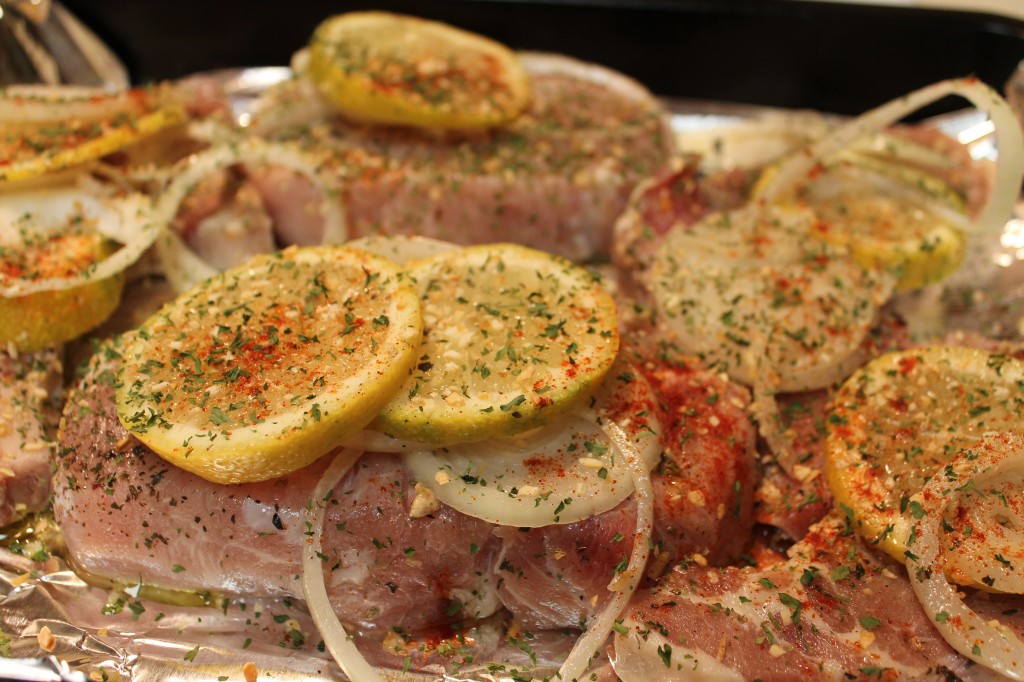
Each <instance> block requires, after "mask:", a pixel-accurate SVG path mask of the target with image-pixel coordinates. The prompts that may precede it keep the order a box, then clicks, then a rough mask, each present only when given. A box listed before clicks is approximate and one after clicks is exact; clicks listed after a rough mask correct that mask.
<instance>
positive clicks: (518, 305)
mask: <svg viewBox="0 0 1024 682" xmlns="http://www.w3.org/2000/svg"><path fill="white" fill-rule="evenodd" d="M409 273H410V274H411V275H412V277H413V278H414V279H415V280H416V282H417V286H418V287H419V292H420V297H421V302H422V307H423V318H424V322H423V345H422V347H421V349H420V352H419V355H418V357H417V364H416V371H414V372H413V373H412V375H411V376H410V377H409V378H408V379H407V380H406V382H405V384H404V386H403V387H402V389H401V391H399V393H398V394H397V395H396V396H395V397H394V398H393V399H392V400H391V401H390V402H389V403H388V404H387V405H386V406H385V408H384V410H383V411H382V412H381V414H380V416H379V418H378V419H377V421H376V422H375V427H376V428H378V429H379V430H381V431H384V432H386V433H389V434H391V435H395V436H398V437H400V438H405V439H409V440H414V441H420V442H425V443H431V444H437V445H443V444H452V443H460V442H473V441H480V440H484V439H487V438H492V437H500V436H509V435H514V434H516V433H521V432H523V431H526V430H528V429H531V428H535V427H537V426H541V425H542V424H545V423H548V422H550V421H551V420H552V419H554V418H555V417H556V416H558V415H561V414H564V413H566V412H567V411H568V410H569V409H571V408H572V406H573V405H575V404H576V402H577V401H578V400H579V399H581V398H583V397H585V396H588V395H590V394H591V392H592V391H593V389H595V388H596V387H597V385H598V384H599V383H600V381H601V379H602V377H603V376H604V375H605V373H606V372H607V371H608V369H609V368H610V367H611V365H612V363H613V362H614V360H615V356H616V353H617V352H618V347H619V334H618V325H617V321H616V314H615V303H614V301H613V300H612V298H611V296H610V294H608V292H607V291H606V290H605V289H604V288H603V287H602V286H601V284H600V283H599V282H598V281H597V280H596V279H595V278H594V276H593V275H591V274H590V273H589V272H587V271H586V270H584V269H583V268H581V267H579V266H577V265H574V264H573V263H570V262H569V261H567V260H564V259H562V258H559V257H557V256H553V255H551V254H548V253H544V252H541V251H536V250H534V249H529V248H526V247H523V246H517V245H513V244H493V245H486V246H475V247H469V248H465V249H459V250H455V251H450V252H447V253H442V254H440V255H438V256H435V257H433V258H429V259H426V260H423V261H420V262H418V263H413V264H412V265H410V266H409Z"/></svg>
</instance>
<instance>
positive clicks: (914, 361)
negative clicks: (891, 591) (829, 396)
mask: <svg viewBox="0 0 1024 682" xmlns="http://www.w3.org/2000/svg"><path fill="white" fill-rule="evenodd" d="M993 431H1006V432H1016V433H1020V432H1021V431H1024V363H1022V362H1021V361H1019V360H1015V359H1013V358H1012V357H1010V356H1007V355H1002V354H998V353H991V352H987V351H984V350H978V349H972V348H954V347H934V348H919V349H913V350H908V351H902V352H899V353H890V354H888V355H884V356H882V357H880V358H878V359H876V360H874V361H873V362H871V363H869V364H868V365H866V366H865V367H864V368H862V369H861V370H860V371H858V372H857V373H856V374H854V375H853V376H852V377H850V379H848V380H847V381H846V383H845V384H843V386H842V388H841V389H840V390H839V392H838V393H837V394H836V397H835V402H834V405H833V408H832V411H831V413H830V415H829V417H828V435H827V437H826V443H825V457H826V474H827V476H828V482H829V485H830V486H831V488H832V492H833V493H834V494H835V497H836V501H837V504H839V505H842V506H843V507H845V509H846V510H848V514H850V515H851V516H852V520H853V523H854V527H855V528H856V530H857V531H858V532H860V533H861V534H862V535H863V536H864V537H866V538H867V539H868V540H870V541H871V542H873V543H876V544H877V545H878V546H879V547H880V548H881V549H883V550H885V551H886V552H887V553H889V554H890V555H892V556H893V557H894V558H896V559H898V560H900V561H903V560H904V559H905V558H906V557H905V556H904V553H905V552H906V551H908V543H911V542H912V541H911V539H910V529H911V526H912V523H913V516H914V515H915V511H916V507H915V503H914V502H912V501H911V498H912V497H913V496H914V495H915V494H917V493H920V492H921V490H922V489H923V488H924V486H925V483H926V482H927V481H928V479H929V478H930V477H932V476H933V475H934V474H936V473H937V472H939V471H941V470H943V469H944V467H946V466H947V465H948V464H949V463H950V462H951V461H952V460H953V458H954V457H956V456H957V454H958V453H960V452H961V451H962V450H964V449H966V448H971V447H975V446H977V445H978V444H979V443H980V442H981V440H982V438H983V436H984V435H985V434H986V433H990V432H993Z"/></svg>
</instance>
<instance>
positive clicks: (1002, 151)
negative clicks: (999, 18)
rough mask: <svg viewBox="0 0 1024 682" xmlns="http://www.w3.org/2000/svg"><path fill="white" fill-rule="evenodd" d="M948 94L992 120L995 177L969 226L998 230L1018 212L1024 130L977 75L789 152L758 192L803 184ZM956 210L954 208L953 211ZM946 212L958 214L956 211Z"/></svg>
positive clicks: (771, 198) (765, 196)
mask: <svg viewBox="0 0 1024 682" xmlns="http://www.w3.org/2000/svg"><path fill="white" fill-rule="evenodd" d="M947 95H959V96H960V97H963V98H964V99H966V100H968V101H969V102H970V103H971V104H973V105H974V106H975V107H977V108H978V109H979V110H981V111H984V112H985V113H987V114H988V115H989V117H990V118H991V119H992V123H993V126H994V127H995V132H996V141H997V143H998V145H999V158H998V159H997V160H996V167H995V181H994V183H993V187H992V193H991V194H990V195H989V198H988V201H987V202H986V204H985V208H984V210H983V211H982V212H981V214H980V215H979V216H978V217H977V218H976V219H975V220H974V221H972V222H970V223H968V224H966V225H964V229H965V230H966V231H970V232H978V233H998V232H999V231H1001V230H1002V229H1003V227H1004V226H1005V224H1006V221H1007V220H1008V219H1009V218H1010V216H1012V215H1013V205H1014V202H1015V201H1016V199H1017V195H1018V194H1019V192H1020V186H1021V179H1022V178H1024V133H1022V132H1021V126H1020V124H1019V122H1018V121H1017V118H1016V116H1015V115H1014V113H1013V110H1012V109H1011V108H1010V106H1009V105H1008V104H1007V103H1006V101H1005V100H1004V99H1003V98H1002V97H1000V96H999V93H997V92H996V91H995V90H993V89H992V88H990V87H988V86H987V85H985V84H984V83H982V82H981V81H979V80H977V79H975V78H959V79H953V80H946V81H940V82H938V83H934V84H932V85H929V86H926V87H924V88H921V89H920V90H916V91H914V92H912V93H910V94H909V95H903V96H901V97H898V98H897V99H894V100H892V101H891V102H887V103H886V104H883V105H881V106H880V107H877V108H876V109H872V110H871V111H869V112H867V113H865V114H863V115H861V116H859V117H857V118H856V119H854V120H852V121H850V122H849V123H846V124H844V125H841V126H839V127H838V128H836V129H835V130H834V131H832V132H831V133H829V134H828V135H826V136H825V137H823V138H821V139H820V140H818V141H817V142H815V143H814V144H813V145H811V146H810V148H808V149H807V150H804V151H801V152H799V153H797V154H794V155H793V156H791V157H789V158H788V159H787V160H786V161H784V162H782V164H780V165H779V167H778V169H777V171H776V173H775V175H774V176H773V177H772V178H771V179H770V180H769V181H768V182H766V183H764V184H763V186H761V187H760V191H759V192H758V193H756V195H755V196H754V199H755V200H763V201H765V202H768V203H773V202H777V201H779V200H780V199H781V198H782V197H783V196H784V195H785V194H787V193H788V192H790V191H792V189H793V188H794V187H795V186H797V185H799V184H800V183H802V182H803V181H804V180H805V178H807V177H809V176H810V175H811V174H812V173H813V172H814V170H815V169H816V168H817V167H819V166H821V165H823V164H824V163H825V162H826V161H827V160H828V159H829V158H830V157H831V156H832V155H834V154H836V153H837V152H840V151H842V150H844V149H847V148H849V147H852V146H855V145H856V144H857V143H858V142H859V141H860V140H861V139H862V138H864V137H865V136H868V135H870V134H872V133H876V132H879V131H881V130H883V129H885V128H888V127H889V126H891V125H893V124H895V123H897V122H898V121H900V120H901V119H903V118H904V117H905V116H907V115H908V114H911V113H913V112H915V111H917V110H918V109H920V108H921V107H923V106H925V105H928V104H931V103H932V102H935V101H937V100H939V99H941V98H943V97H946V96H947ZM950 213H952V212H950ZM943 217H944V218H946V219H949V220H954V219H956V217H955V215H948V216H946V215H945V214H943Z"/></svg>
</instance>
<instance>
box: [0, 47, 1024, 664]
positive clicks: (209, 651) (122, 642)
mask: <svg viewBox="0 0 1024 682" xmlns="http://www.w3.org/2000/svg"><path fill="white" fill-rule="evenodd" d="M214 75H215V76H216V78H217V79H218V80H220V81H221V82H222V84H223V88H224V92H225V94H226V95H227V96H228V100H229V102H230V105H231V107H232V111H233V114H234V116H235V118H236V120H237V121H238V122H239V123H240V124H241V125H245V124H246V122H247V121H248V119H249V115H250V113H251V112H252V111H253V107H254V106H256V104H257V103H258V101H259V97H260V95H261V94H262V93H263V92H264V91H265V90H266V89H267V88H268V87H270V86H271V85H273V84H274V83H277V82H279V81H281V80H283V79H286V78H288V77H289V76H290V70H289V69H287V68H285V67H268V68H254V69H242V70H231V71H224V72H218V73H216V74H214ZM667 104H668V106H669V109H670V111H671V112H672V125H673V128H674V130H675V132H676V133H677V135H678V138H679V142H680V146H681V148H682V149H683V150H685V151H693V152H697V153H701V154H702V155H704V158H705V159H706V162H707V163H708V164H709V165H710V166H712V167H715V166H717V167H730V166H742V165H757V164H762V163H765V162H767V161H770V160H771V159H772V158H775V157H777V156H779V155H781V154H782V153H784V152H785V151H786V150H788V149H790V148H791V147H792V146H793V145H794V144H797V143H799V142H802V141H805V139H806V137H805V136H806V131H807V130H808V129H813V128H814V127H815V126H820V123H821V122H822V120H823V117H822V115H821V114H817V113H814V112H803V111H784V110H777V109H765V108H761V107H749V106H737V105H724V104H716V103H708V102H693V101H678V100H674V101H668V102H667ZM930 124H931V125H935V126H938V127H939V128H941V129H942V130H943V131H944V132H946V133H947V134H950V135H952V136H954V137H959V138H960V139H961V140H962V141H964V142H965V143H966V144H968V145H969V146H970V150H971V153H972V154H973V155H974V156H975V157H976V158H985V157H987V156H990V155H991V154H992V153H993V147H992V141H991V139H990V138H991V135H990V131H987V130H986V128H985V125H986V124H985V119H984V116H981V115H979V114H976V113H974V112H966V113H956V114H950V115H945V116H942V117H939V118H936V119H933V120H931V121H930ZM896 306H897V308H898V310H899V311H900V312H901V313H902V314H903V315H904V316H905V317H906V318H907V320H908V322H909V324H910V328H911V331H912V333H914V334H917V335H919V336H928V335H933V334H939V333H943V332H944V331H946V330H950V329H965V330H969V331H975V332H980V333H983V334H986V335H988V336H995V337H1002V338H1020V337H1024V204H1020V205H1018V207H1017V215H1016V217H1015V218H1014V219H1013V220H1010V221H1009V222H1008V223H1007V225H1006V228H1005V229H1004V231H1003V232H1002V233H1001V234H999V235H995V236H993V237H992V238H991V239H990V240H987V241H979V242H978V243H975V244H974V245H973V246H972V252H971V254H970V256H969V259H968V262H967V263H966V264H965V267H964V268H962V270H961V271H960V272H959V273H957V274H956V275H955V276H954V277H952V278H951V279H950V280H948V281H946V282H944V283H943V284H942V285H936V286H933V287H930V288H928V289H925V290H923V291H920V292H915V293H913V294H909V295H904V296H903V297H902V298H901V299H900V300H899V301H897V302H896ZM53 532H54V529H53V528H52V526H51V525H50V522H49V521H48V520H47V519H46V518H38V519H33V520H31V521H30V522H29V523H27V524H25V525H24V526H23V527H22V528H20V529H19V530H18V532H17V533H13V534H12V535H11V537H4V538H0V540H3V541H5V542H6V544H7V546H8V548H0V631H2V634H0V654H2V656H0V680H76V681H77V682H84V681H85V680H91V681H92V682H116V681H118V680H125V681H133V682H157V681H162V680H176V681H177V680H181V681H191V680H207V681H209V680H218V681H219V682H229V681H235V680H244V679H245V672H244V668H245V667H246V664H249V663H251V664H253V665H254V666H255V671H256V674H257V676H258V679H261V680H271V679H272V680H275V681H279V682H298V681H299V680H309V679H337V680H342V679H344V678H343V676H342V674H341V672H340V669H339V668H338V666H337V665H336V664H335V663H334V661H333V660H331V658H330V656H329V654H327V653H325V652H324V651H323V650H322V649H323V647H322V645H320V646H318V644H319V638H318V636H317V634H316V633H317V631H316V627H315V626H314V624H313V623H312V620H311V619H310V617H309V616H308V614H307V613H305V611H304V608H303V606H302V605H301V604H300V603H292V602H290V601H288V600H279V601H268V600H264V601H238V600H234V601H222V600H218V599H217V598H216V597H213V596H209V597H208V599H207V601H209V604H208V605H200V606H195V605H190V606H183V605H177V606H176V605H168V604H161V603H157V602H154V601H146V600H141V599H139V598H138V595H139V589H140V586H138V585H135V586H131V585H129V586H122V587H120V588H118V589H104V588H101V587H95V586H91V585H89V584H87V583H86V582H84V581H83V580H81V579H80V578H79V577H78V576H77V575H76V574H75V573H74V572H73V571H72V570H70V569H69V568H68V566H67V565H66V564H65V563H64V562H63V561H62V560H61V559H60V558H58V557H56V556H49V555H48V554H47V553H45V552H44V551H41V546H40V548H39V550H38V551H36V550H33V551H25V548H26V547H32V546H34V545H33V543H37V542H38V540H39V538H40V537H42V536H45V535H48V534H51V533H53ZM10 547H14V548H15V549H19V548H20V549H19V551H12V550H11V549H10ZM507 627H508V624H507V623H506V622H504V621H503V620H501V619H500V618H494V619H491V620H488V621H486V622H483V623H480V624H477V625H475V626H474V627H472V628H470V629H468V630H466V631H464V632H462V633H461V641H460V646H459V647H456V648H454V649H452V650H450V651H445V650H442V649H441V647H437V648H436V649H435V650H434V651H433V652H432V654H431V655H428V656H425V657H423V658H418V659H417V660H415V661H413V660H408V661H407V665H408V669H407V670H405V671H396V670H388V671H386V672H385V673H384V676H385V677H386V679H392V680H399V681H401V680H408V681H409V682H424V681H426V680H446V681H453V682H454V681H456V680H490V681H494V680H501V679H516V678H517V677H519V678H520V679H521V677H522V676H524V675H527V676H530V677H533V676H544V675H550V674H552V673H553V672H555V671H556V670H557V667H558V660H559V657H560V656H562V655H564V654H565V652H567V651H568V649H569V647H570V646H571V644H572V638H571V637H565V636H564V635H559V634H555V635H552V636H550V637H539V638H537V639H536V640H534V641H531V642H530V646H529V647H523V648H519V647H518V646H515V645H514V644H510V640H509V638H508V637H507ZM295 632H298V633H300V634H301V635H302V636H301V637H296V636H294V633H295ZM357 641H359V642H360V643H361V645H362V646H361V648H362V649H363V650H364V651H365V653H366V655H367V656H368V658H369V659H370V660H371V662H374V663H376V664H378V665H384V664H385V663H389V664H390V665H392V666H393V665H394V664H395V660H396V659H395V658H394V656H390V658H389V654H387V653H386V652H385V649H386V647H387V646H388V640H387V633H377V634H370V635H367V636H361V637H360V638H358V639H357ZM44 647H45V648H44ZM596 668H597V673H598V675H599V677H600V678H608V679H611V678H613V677H614V674H613V673H612V672H611V670H610V668H609V666H608V664H607V662H598V663H597V664H596ZM527 671H528V672H527Z"/></svg>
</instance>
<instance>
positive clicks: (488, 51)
mask: <svg viewBox="0 0 1024 682" xmlns="http://www.w3.org/2000/svg"><path fill="white" fill-rule="evenodd" d="M309 76H310V78H311V80H312V81H313V82H314V83H315V84H316V86H317V88H318V89H319V90H320V92H321V93H322V94H323V95H324V96H325V97H326V98H327V99H329V100H330V101H331V102H332V103H333V104H334V105H335V106H336V107H337V108H338V109H339V110H340V111H341V112H342V113H343V114H345V115H346V116H348V117H350V118H352V119H355V120H359V121H365V122H369V123H381V124H391V125H407V126H414V127H419V128H428V129H446V130H459V129H469V130H472V129H480V128H488V127H493V126H497V125H501V124H503V123H505V122H507V121H510V120H512V119H513V118H515V117H516V116H518V115H519V113H520V112H521V111H522V110H523V109H524V108H525V107H526V104H527V102H528V101H529V97H530V87H529V80H528V77H527V75H526V71H525V70H524V68H523V67H522V66H521V65H520V64H519V62H518V61H517V59H516V57H515V55H514V54H513V53H512V52H511V51H510V50H509V49H508V48H506V47H504V46H503V45H501V44H499V43H496V42H494V41H492V40H489V39H487V38H484V37H483V36H479V35H476V34H474V33H469V32H466V31H462V30H460V29H457V28H455V27H453V26H449V25H447V24H442V23H439V22H434V21H428V20H425V19H419V18H415V17H408V16H402V15H397V14H390V13H387V12H352V13H349V14H341V15H338V16H335V17H331V18H330V19H327V20H326V21H324V22H323V23H322V24H320V26H319V27H317V29H316V31H315V32H314V34H313V37H312V39H311V42H310V47H309Z"/></svg>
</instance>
